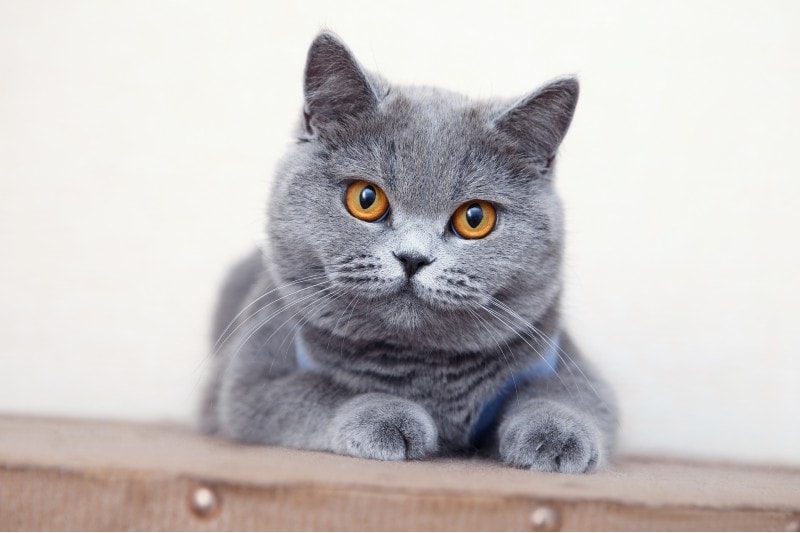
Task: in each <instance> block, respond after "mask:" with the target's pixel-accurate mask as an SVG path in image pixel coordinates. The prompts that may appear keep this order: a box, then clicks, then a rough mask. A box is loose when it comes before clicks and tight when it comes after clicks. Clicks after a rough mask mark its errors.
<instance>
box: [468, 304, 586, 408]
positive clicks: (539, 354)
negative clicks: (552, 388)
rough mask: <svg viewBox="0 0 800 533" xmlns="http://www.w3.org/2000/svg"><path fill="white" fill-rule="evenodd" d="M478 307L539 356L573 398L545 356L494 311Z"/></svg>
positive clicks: (570, 391) (482, 306) (562, 379)
mask: <svg viewBox="0 0 800 533" xmlns="http://www.w3.org/2000/svg"><path fill="white" fill-rule="evenodd" d="M479 305H480V307H481V308H482V309H483V310H484V311H486V312H487V313H489V314H490V315H492V316H493V317H495V318H496V319H497V320H498V321H500V323H502V324H504V325H505V326H506V327H507V328H508V329H509V330H511V331H512V332H513V333H514V334H515V335H517V336H518V337H519V338H520V339H522V342H524V343H525V344H527V345H528V346H529V347H530V348H531V349H532V350H533V351H534V353H536V355H538V356H539V358H540V359H541V360H542V361H544V362H545V364H546V365H547V366H548V368H549V369H550V370H551V371H552V372H553V373H554V374H555V375H556V377H557V378H558V380H559V381H560V382H561V384H562V385H563V386H564V390H566V391H567V392H568V393H569V395H570V397H572V398H574V396H573V394H572V390H570V388H569V387H568V386H567V384H566V382H565V381H564V378H562V377H561V376H560V375H559V374H558V372H557V371H556V369H555V368H554V367H553V365H552V364H551V363H550V361H548V360H547V358H546V357H545V356H544V355H543V354H542V353H541V352H540V351H539V349H538V348H536V347H535V346H533V345H532V344H531V343H530V342H528V339H527V338H525V337H524V336H523V335H522V334H521V333H520V332H519V331H517V330H516V329H514V328H513V327H511V325H510V324H509V323H508V322H506V321H505V320H503V318H502V317H501V316H500V315H499V313H495V312H494V311H492V310H491V309H489V308H488V307H486V306H484V305H482V304H479Z"/></svg>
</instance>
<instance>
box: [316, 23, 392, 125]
mask: <svg viewBox="0 0 800 533" xmlns="http://www.w3.org/2000/svg"><path fill="white" fill-rule="evenodd" d="M303 89H304V95H305V108H304V119H305V120H304V122H305V130H306V134H307V135H309V136H310V137H314V136H316V135H317V134H318V133H319V131H320V130H324V129H325V127H326V126H329V125H335V124H336V123H341V122H343V121H346V120H347V119H349V118H353V117H356V116H359V115H362V114H364V113H367V112H369V111H371V110H373V109H374V108H375V107H376V106H377V104H378V98H377V97H376V95H375V91H374V90H373V88H372V85H371V83H370V80H369V78H368V77H367V75H366V73H365V72H364V70H363V69H362V68H361V67H360V66H359V64H358V62H357V61H356V58H355V57H354V56H353V54H352V53H351V52H350V50H348V49H347V46H345V44H344V43H343V42H342V41H341V40H340V39H339V38H338V37H337V36H336V35H334V34H333V33H331V32H328V31H325V32H322V33H320V34H319V35H318V36H317V38H316V39H314V42H313V43H311V48H309V50H308V58H307V60H306V71H305V83H304V87H303Z"/></svg>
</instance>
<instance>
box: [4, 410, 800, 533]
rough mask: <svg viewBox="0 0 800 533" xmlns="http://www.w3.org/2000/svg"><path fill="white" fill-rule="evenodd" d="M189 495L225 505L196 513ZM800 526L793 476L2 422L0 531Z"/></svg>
mask: <svg viewBox="0 0 800 533" xmlns="http://www.w3.org/2000/svg"><path fill="white" fill-rule="evenodd" d="M197 487H209V488H211V489H212V490H213V491H214V493H215V495H216V496H217V498H218V499H219V506H218V507H217V508H215V509H214V510H212V512H210V513H209V514H208V515H206V516H204V515H202V514H198V513H197V512H195V511H193V510H192V506H191V505H190V500H191V497H192V494H193V491H195V490H196V489H197ZM542 507H548V508H550V509H551V510H553V511H555V513H556V514H555V516H556V517H557V523H556V524H555V526H556V527H558V528H560V529H564V530H575V529H578V530H592V529H620V530H631V529H667V530H675V529H703V530H714V529H733V530H748V529H762V530H779V531H785V530H787V529H792V528H794V529H797V528H798V527H800V470H798V469H791V468H767V467H755V466H742V465H726V464H707V463H699V462H697V463H691V462H680V461H670V460H655V459H647V458H635V457H629V458H623V459H621V460H620V461H619V462H618V463H617V464H615V465H614V466H613V467H612V468H610V469H608V470H606V471H603V472H600V473H598V474H594V475H589V476H572V475H555V474H540V473H534V472H526V471H521V470H515V469H511V468H505V467H502V466H499V465H497V464H494V463H491V462H488V461H482V460H450V459H448V460H445V459H436V460H426V461H415V462H408V463H388V462H378V461H366V460H361V459H353V458H348V457H339V456H335V455H332V454H325V453H313V452H303V451H297V450H289V449H282V448H267V447H250V446H240V445H235V444H232V443H228V442H224V441H218V440H212V439H207V438H203V437H200V436H197V435H195V434H193V433H192V432H191V431H189V430H187V429H183V428H177V427H167V426H152V425H135V424H126V423H118V422H98V421H75V420H56V419H42V418H23V417H13V416H0V529H3V530H8V529H90V530H92V529H113V530H124V529H145V530H149V529H180V530H191V529H295V530H296V529H334V530H337V529H356V530H363V529H379V530H386V529H395V530H404V529H443V530H454V529H458V530H475V529H493V530H506V529H514V530H531V529H534V526H533V524H532V521H531V513H532V512H533V511H534V510H536V509H539V508H542Z"/></svg>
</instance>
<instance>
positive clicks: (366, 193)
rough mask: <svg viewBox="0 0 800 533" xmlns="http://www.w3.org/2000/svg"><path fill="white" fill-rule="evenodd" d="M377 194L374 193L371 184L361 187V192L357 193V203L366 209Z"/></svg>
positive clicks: (373, 201) (372, 202)
mask: <svg viewBox="0 0 800 533" xmlns="http://www.w3.org/2000/svg"><path fill="white" fill-rule="evenodd" d="M377 196H378V195H377V194H375V189H373V188H372V186H371V185H368V186H366V187H364V188H363V189H361V194H359V195H358V203H359V204H361V209H367V208H368V207H369V206H371V205H372V204H374V203H375V198H376V197H377Z"/></svg>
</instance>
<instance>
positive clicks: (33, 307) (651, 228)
mask: <svg viewBox="0 0 800 533" xmlns="http://www.w3.org/2000/svg"><path fill="white" fill-rule="evenodd" d="M493 4H494V5H493V6H492V7H489V3H488V2H486V3H481V4H475V5H470V4H466V3H463V2H439V3H435V2H408V1H406V2H359V3H356V2H346V3H343V2H338V3H333V2H309V1H305V2H296V3H292V4H288V3H286V5H281V4H278V3H260V2H254V3H242V2H236V3H224V2H220V3H208V2H170V3H167V2H163V3H150V2H87V1H79V2H22V1H20V2H15V1H5V2H2V3H0V257H1V259H0V339H1V340H0V410H2V411H21V412H34V413H52V414H67V415H76V416H77V415H80V416H98V417H117V418H132V419H181V420H186V419H188V418H189V417H190V415H191V413H192V411H193V404H194V402H195V398H196V396H197V393H198V389H199V384H200V383H201V381H202V376H203V375H204V373H205V371H206V370H207V367H206V365H204V364H203V354H204V353H206V352H207V343H206V340H207V332H206V329H207V328H206V326H207V324H208V321H209V312H210V307H211V305H212V301H213V298H214V294H215V289H216V284H217V283H218V280H219V278H220V276H221V275H222V274H223V272H224V270H225V268H226V265H227V264H228V263H229V262H230V261H231V260H232V259H233V258H234V257H236V256H237V255H238V254H241V253H243V252H245V251H246V250H247V249H248V248H249V247H251V246H252V245H253V243H254V242H256V240H257V239H258V233H259V230H260V224H261V220H262V212H261V206H262V204H263V203H264V199H265V195H266V190H267V182H268V179H269V176H270V174H271V171H272V169H273V167H274V164H275V162H276V160H277V158H278V157H279V156H280V154H281V152H282V150H283V148H284V146H285V145H286V144H287V143H288V142H290V141H291V139H290V137H289V129H290V126H291V125H293V123H294V120H295V118H296V112H297V111H298V109H299V106H300V90H301V85H300V78H301V72H302V66H303V61H304V56H305V51H306V48H307V46H308V44H309V42H310V40H311V39H312V38H313V36H314V34H315V32H316V31H317V30H318V29H319V28H320V27H323V26H327V27H330V28H332V29H334V30H335V31H337V32H338V33H339V34H340V35H342V36H343V37H344V38H345V39H346V40H347V42H348V43H349V44H350V46H351V47H352V48H353V49H354V51H355V52H356V53H357V55H358V56H359V57H360V59H361V61H362V62H363V63H364V65H365V66H367V67H368V68H371V69H377V70H379V71H380V72H381V73H383V74H384V75H385V76H387V77H388V78H389V79H391V80H394V81H398V82H406V83H426V84H435V85H441V86H445V87H448V88H452V89H457V90H462V91H466V92H468V93H469V94H471V95H473V96H478V97H480V96H489V95H503V96H511V95H516V94H522V93H524V92H526V91H528V90H530V89H533V88H534V87H535V86H537V85H538V84H540V83H541V82H543V81H545V80H546V79H548V78H552V77H555V76H558V75H561V74H563V73H570V72H574V73H577V74H578V75H579V76H580V78H581V81H582V84H583V93H582V97H581V103H580V105H579V109H578V114H577V117H576V119H575V122H574V125H573V129H572V131H571V133H570V135H569V136H568V138H567V141H566V143H565V145H564V146H563V149H562V162H561V165H560V176H559V180H560V184H559V187H560V190H561V192H562V194H563V197H564V201H565V204H566V207H567V215H568V229H569V241H568V256H567V271H566V278H567V281H568V287H569V289H568V294H567V298H566V305H565V315H566V317H567V322H568V323H569V325H570V327H571V329H572V330H573V332H574V333H575V335H576V337H577V338H578V340H579V342H580V344H581V345H582V346H583V347H584V349H585V350H586V352H587V353H588V354H590V356H591V357H592V359H593V360H594V361H595V362H596V363H597V364H598V365H599V366H600V367H601V368H603V369H604V370H605V373H606V374H607V375H608V377H609V378H610V379H611V380H612V382H613V383H614V384H615V385H616V388H617V389H618V391H619V396H620V400H621V403H622V407H623V409H624V414H625V419H624V425H623V443H624V445H625V447H626V449H628V450H634V451H668V452H671V453H678V454H683V455H703V456H713V457H727V458H742V459H749V460H759V461H782V462H793V463H795V464H800V448H799V447H798V443H800V424H798V423H797V420H798V419H800V386H798V377H799V376H800V358H798V357H797V355H798V341H797V325H796V322H797V320H798V318H799V317H800V312H799V311H800V285H799V284H798V272H800V252H798V236H797V233H798V229H800V215H799V214H798V207H800V202H799V200H800V160H798V156H797V147H798V146H800V133H798V132H799V131H800V128H799V127H798V124H800V103H798V100H800V98H798V95H800V68H799V67H800V53H799V52H800V33H799V32H798V31H797V28H798V27H800V4H798V3H796V2H752V3H742V2H736V3H734V2H718V3H713V2H703V3H700V2H682V3H649V2H568V3H565V2H548V3H535V2H513V3H512V2H508V3H502V2H501V3H493Z"/></svg>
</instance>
